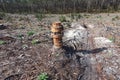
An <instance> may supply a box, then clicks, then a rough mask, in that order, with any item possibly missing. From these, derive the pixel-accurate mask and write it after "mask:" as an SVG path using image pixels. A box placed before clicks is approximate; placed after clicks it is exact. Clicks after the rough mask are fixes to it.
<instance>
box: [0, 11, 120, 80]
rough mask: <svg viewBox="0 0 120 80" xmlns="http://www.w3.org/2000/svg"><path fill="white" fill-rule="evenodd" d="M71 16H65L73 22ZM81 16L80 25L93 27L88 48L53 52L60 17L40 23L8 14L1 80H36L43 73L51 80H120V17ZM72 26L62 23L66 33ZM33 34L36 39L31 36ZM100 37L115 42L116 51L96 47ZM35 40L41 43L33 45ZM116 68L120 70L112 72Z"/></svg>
mask: <svg viewBox="0 0 120 80" xmlns="http://www.w3.org/2000/svg"><path fill="white" fill-rule="evenodd" d="M68 15H69V14H66V15H64V16H66V19H68V20H70V18H69V16H68ZM81 15H82V16H83V18H81V19H79V20H78V21H77V22H80V23H81V24H82V25H84V23H85V24H91V25H93V26H94V28H91V29H89V30H88V31H89V40H88V41H89V42H88V47H87V48H86V49H85V50H78V51H75V50H73V48H71V47H68V46H63V48H62V49H58V50H55V51H54V49H53V43H52V38H51V36H50V27H51V23H52V22H54V21H58V20H59V16H60V15H55V14H54V15H52V14H51V15H46V17H45V18H44V19H43V20H42V21H38V20H37V18H35V16H34V15H18V14H7V17H6V18H5V19H3V20H0V24H3V25H5V26H6V28H5V29H0V40H3V41H5V44H1V45H0V80H37V77H38V75H39V74H40V73H44V72H46V73H47V74H48V76H49V80H101V79H102V80H120V72H119V70H120V64H119V61H120V59H119V57H120V48H119V46H120V13H101V14H86V13H82V14H81ZM116 16H117V17H116ZM73 22H74V21H73ZM71 23H72V22H71V21H70V22H68V23H63V24H64V27H65V29H68V28H70V24H71ZM31 31H33V32H34V34H33V35H29V34H28V32H31ZM100 36H102V37H106V38H108V39H111V38H112V40H113V38H114V39H115V40H114V41H113V44H114V45H115V46H114V48H112V50H113V49H114V50H115V51H113V52H109V51H111V48H108V46H100V47H99V46H95V44H94V41H93V39H94V38H95V37H100ZM34 40H37V41H39V43H33V41H34ZM113 44H110V45H113ZM103 47H107V49H106V48H103ZM53 51H54V53H53ZM105 51H106V52H105ZM110 53H112V54H110ZM115 58H116V59H117V60H118V61H117V60H116V59H115ZM111 61H114V62H113V63H112V62H111ZM110 63H111V64H110ZM114 63H116V64H115V65H114V66H112V65H113V64H114ZM115 66H118V67H117V68H111V67H115ZM107 68H108V70H107V71H106V69H107ZM109 68H110V69H112V70H109ZM116 69H117V70H116ZM111 71H113V72H111Z"/></svg>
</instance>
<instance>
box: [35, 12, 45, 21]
mask: <svg viewBox="0 0 120 80" xmlns="http://www.w3.org/2000/svg"><path fill="white" fill-rule="evenodd" d="M35 17H36V18H37V19H38V20H40V21H41V20H42V19H43V18H45V15H44V14H36V15H35Z"/></svg>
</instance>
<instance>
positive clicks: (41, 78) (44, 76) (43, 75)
mask: <svg viewBox="0 0 120 80" xmlns="http://www.w3.org/2000/svg"><path fill="white" fill-rule="evenodd" d="M48 78H49V77H48V75H47V73H41V74H40V75H39V76H38V80H48Z"/></svg>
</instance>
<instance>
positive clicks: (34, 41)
mask: <svg viewBox="0 0 120 80" xmlns="http://www.w3.org/2000/svg"><path fill="white" fill-rule="evenodd" d="M31 43H32V44H38V43H40V41H39V40H38V39H34V40H32V41H31Z"/></svg>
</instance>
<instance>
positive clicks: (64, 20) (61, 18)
mask: <svg viewBox="0 0 120 80" xmlns="http://www.w3.org/2000/svg"><path fill="white" fill-rule="evenodd" d="M59 21H61V22H66V21H67V20H66V17H65V16H60V17H59Z"/></svg>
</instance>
